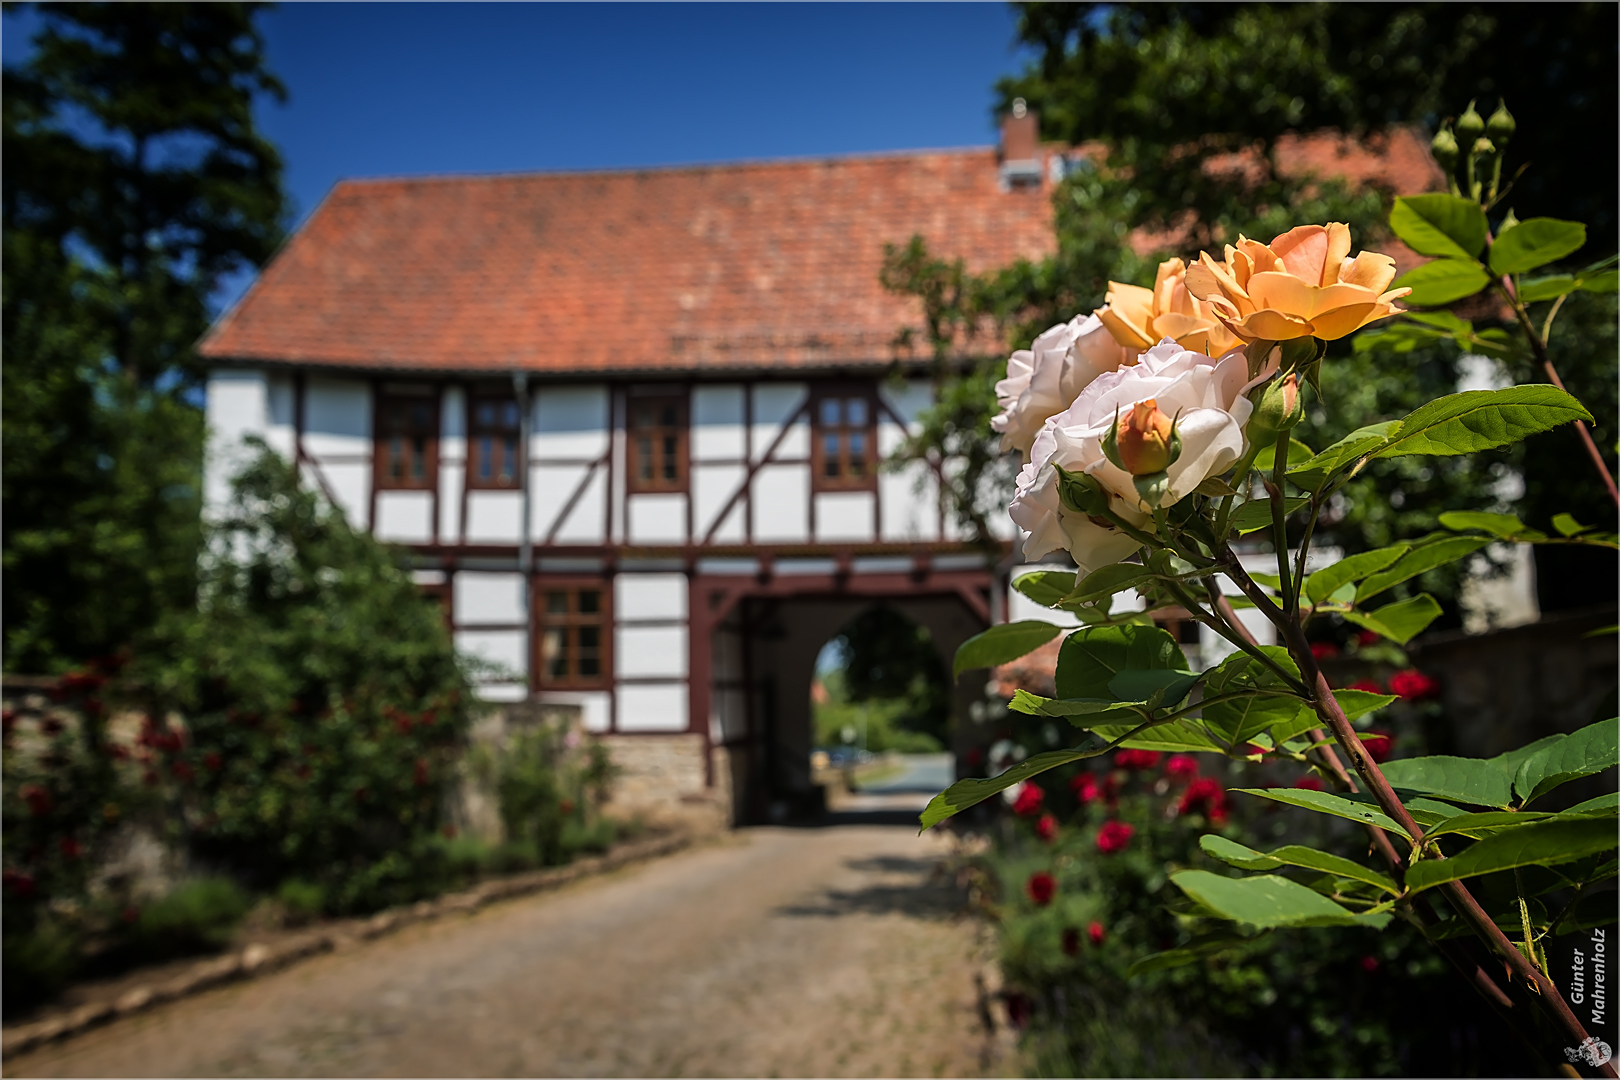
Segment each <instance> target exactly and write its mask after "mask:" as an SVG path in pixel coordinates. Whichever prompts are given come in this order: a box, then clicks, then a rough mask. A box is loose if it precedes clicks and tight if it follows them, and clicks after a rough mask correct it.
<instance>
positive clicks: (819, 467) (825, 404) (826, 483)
mask: <svg viewBox="0 0 1620 1080" xmlns="http://www.w3.org/2000/svg"><path fill="white" fill-rule="evenodd" d="M872 405H873V402H872V395H871V394H870V392H868V391H865V390H859V389H848V390H825V391H822V392H821V393H819V394H818V395H817V396H816V401H815V403H814V405H813V407H812V408H813V414H814V417H813V418H814V422H815V441H814V445H813V448H812V454H811V457H812V459H813V460H812V465H813V467H814V469H815V487H816V490H818V491H828V490H835V491H836V490H851V489H854V490H868V489H871V488H873V487H875V486H876V485H877V424H876V420H875V416H874V414H875V412H876V410H875V409H874V408H873V407H872Z"/></svg>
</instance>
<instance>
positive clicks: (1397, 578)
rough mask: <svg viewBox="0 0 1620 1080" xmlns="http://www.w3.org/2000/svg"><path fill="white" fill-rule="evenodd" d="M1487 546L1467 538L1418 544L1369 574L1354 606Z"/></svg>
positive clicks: (1357, 593) (1484, 542) (1483, 542)
mask: <svg viewBox="0 0 1620 1080" xmlns="http://www.w3.org/2000/svg"><path fill="white" fill-rule="evenodd" d="M1489 543H1490V541H1489V540H1478V539H1475V538H1473V537H1469V536H1453V537H1445V538H1442V539H1440V540H1434V541H1430V542H1428V543H1423V544H1418V545H1417V546H1416V547H1413V548H1411V550H1409V551H1408V552H1406V554H1404V555H1402V556H1401V557H1400V558H1399V559H1397V560H1395V562H1394V563H1392V564H1391V565H1389V566H1388V567H1386V568H1384V569H1382V570H1380V571H1378V572H1377V573H1374V574H1369V575H1368V576H1367V578H1366V580H1365V581H1363V582H1362V583H1361V585H1360V586H1359V587H1358V588H1357V589H1356V603H1358V604H1359V603H1361V602H1362V601H1364V600H1367V599H1369V598H1370V597H1374V596H1377V595H1378V594H1379V593H1381V592H1383V591H1384V590H1385V589H1388V588H1391V587H1392V586H1395V585H1399V584H1400V583H1401V582H1403V581H1410V580H1411V579H1412V578H1415V577H1417V576H1418V575H1420V574H1425V573H1428V572H1429V571H1430V570H1433V569H1435V568H1436V567H1440V566H1445V565H1446V564H1448V563H1453V562H1456V561H1457V560H1458V559H1464V558H1467V557H1468V556H1470V555H1472V554H1473V553H1474V552H1476V551H1478V550H1479V549H1480V548H1482V547H1485V546H1486V545H1487V544H1489ZM1386 550H1387V549H1386ZM1330 569H1331V568H1330Z"/></svg>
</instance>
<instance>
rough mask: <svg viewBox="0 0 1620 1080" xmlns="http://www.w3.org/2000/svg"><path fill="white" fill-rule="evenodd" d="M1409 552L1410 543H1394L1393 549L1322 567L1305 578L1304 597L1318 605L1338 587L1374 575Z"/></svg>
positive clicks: (1367, 552)
mask: <svg viewBox="0 0 1620 1080" xmlns="http://www.w3.org/2000/svg"><path fill="white" fill-rule="evenodd" d="M1411 549H1412V545H1410V544H1396V545H1394V546H1393V547H1386V548H1379V549H1378V550H1376V551H1363V552H1362V553H1361V554H1359V555H1351V556H1350V557H1349V558H1347V559H1340V560H1339V561H1338V562H1336V563H1334V564H1333V565H1332V566H1326V567H1323V568H1322V569H1320V570H1318V571H1317V572H1316V573H1314V574H1312V575H1311V576H1310V577H1308V578H1306V579H1305V598H1306V599H1307V600H1309V601H1310V602H1311V603H1313V604H1320V603H1321V602H1322V601H1323V600H1326V599H1327V598H1328V597H1330V596H1332V595H1333V594H1334V593H1335V592H1337V591H1338V590H1339V587H1340V586H1342V585H1348V584H1350V583H1351V582H1352V581H1360V580H1361V579H1362V578H1364V577H1366V576H1367V575H1368V574H1373V573H1377V572H1378V571H1379V570H1382V569H1384V568H1385V567H1387V566H1389V565H1390V564H1391V563H1393V562H1395V561H1396V560H1397V559H1399V558H1400V557H1401V556H1402V555H1405V554H1406V553H1407V552H1408V551H1410V550H1411Z"/></svg>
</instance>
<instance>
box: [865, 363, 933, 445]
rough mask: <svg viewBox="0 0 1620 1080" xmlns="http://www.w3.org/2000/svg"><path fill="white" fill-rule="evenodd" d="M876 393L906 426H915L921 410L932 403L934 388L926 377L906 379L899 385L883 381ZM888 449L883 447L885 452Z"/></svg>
mask: <svg viewBox="0 0 1620 1080" xmlns="http://www.w3.org/2000/svg"><path fill="white" fill-rule="evenodd" d="M878 394H879V396H881V397H882V398H883V400H884V401H885V402H887V403H888V405H889V408H891V409H893V410H894V412H895V414H896V415H897V416H899V417H900V419H902V420H904V421H905V422H906V424H907V425H908V426H915V425H916V423H917V418H918V417H919V416H920V415H921V414H922V411H923V410H924V409H926V408H928V406H930V405H932V404H933V403H934V390H933V387H932V386H930V385H929V382H928V380H927V379H908V380H906V381H905V382H904V383H901V384H900V385H899V386H894V385H892V384H890V383H884V384H883V385H882V386H879V387H878ZM880 439H881V434H880ZM889 449H890V448H888V447H884V448H883V450H884V452H885V453H887V452H888V450H889Z"/></svg>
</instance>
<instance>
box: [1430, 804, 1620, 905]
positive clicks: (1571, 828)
mask: <svg viewBox="0 0 1620 1080" xmlns="http://www.w3.org/2000/svg"><path fill="white" fill-rule="evenodd" d="M1616 846H1617V841H1616V839H1615V828H1614V821H1613V820H1612V819H1609V818H1570V819H1565V818H1562V817H1558V818H1553V819H1552V820H1550V821H1534V822H1530V823H1529V824H1526V825H1522V826H1520V827H1518V828H1516V829H1509V830H1507V831H1505V832H1498V833H1494V834H1492V835H1491V836H1487V837H1486V838H1485V839H1483V840H1479V841H1476V842H1475V843H1474V844H1472V845H1471V846H1469V847H1468V848H1467V849H1465V850H1463V851H1461V852H1459V853H1457V854H1456V855H1453V856H1451V857H1450V858H1449V859H1425V860H1423V861H1422V862H1420V863H1418V864H1417V865H1415V866H1412V867H1409V868H1408V869H1407V871H1406V885H1407V888H1409V889H1412V890H1413V891H1419V890H1422V889H1432V888H1434V887H1435V886H1436V885H1443V884H1445V883H1446V882H1448V881H1461V880H1462V879H1464V878H1471V877H1479V876H1480V875H1482V874H1494V873H1497V872H1498V871H1502V870H1512V869H1514V868H1515V867H1520V866H1556V865H1558V864H1560V863H1567V862H1573V861H1574V860H1576V859H1581V858H1585V857H1586V856H1588V855H1596V854H1599V853H1601V852H1605V851H1612V850H1614V849H1615V847H1616Z"/></svg>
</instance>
